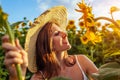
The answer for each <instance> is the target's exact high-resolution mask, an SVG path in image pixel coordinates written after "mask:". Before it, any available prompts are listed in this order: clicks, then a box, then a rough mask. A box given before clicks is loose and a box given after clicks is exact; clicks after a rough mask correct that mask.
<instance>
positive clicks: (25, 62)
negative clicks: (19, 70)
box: [21, 50, 28, 67]
mask: <svg viewBox="0 0 120 80" xmlns="http://www.w3.org/2000/svg"><path fill="white" fill-rule="evenodd" d="M21 54H22V58H23V65H22V66H23V67H27V66H28V54H27V52H26V51H24V50H21Z"/></svg>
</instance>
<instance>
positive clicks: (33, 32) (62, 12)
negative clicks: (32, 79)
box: [25, 6, 67, 73]
mask: <svg viewBox="0 0 120 80" xmlns="http://www.w3.org/2000/svg"><path fill="white" fill-rule="evenodd" d="M48 21H51V22H55V23H57V24H58V25H60V28H61V29H63V30H65V29H66V23H67V11H66V8H65V7H64V6H55V7H52V8H51V9H48V10H46V11H45V12H44V13H42V14H41V15H40V16H39V17H38V18H37V19H36V20H35V21H34V23H33V24H32V26H31V28H30V29H29V30H28V33H27V36H26V42H25V50H26V51H27V52H28V69H29V70H30V71H31V72H33V73H35V72H37V66H36V56H35V47H36V46H35V45H36V39H37V36H38V33H39V31H40V30H41V28H42V27H43V25H45V24H46V23H47V22H48Z"/></svg>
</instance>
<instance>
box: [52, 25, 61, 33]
mask: <svg viewBox="0 0 120 80" xmlns="http://www.w3.org/2000/svg"><path fill="white" fill-rule="evenodd" d="M51 31H52V32H54V31H62V30H61V29H60V27H59V26H58V25H56V24H52V27H51Z"/></svg>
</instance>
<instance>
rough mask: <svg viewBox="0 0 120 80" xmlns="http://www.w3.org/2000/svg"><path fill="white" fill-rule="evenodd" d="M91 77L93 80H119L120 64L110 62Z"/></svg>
mask: <svg viewBox="0 0 120 80" xmlns="http://www.w3.org/2000/svg"><path fill="white" fill-rule="evenodd" d="M93 77H94V78H95V80H120V63H117V62H111V63H107V64H104V65H102V66H101V67H100V68H99V72H98V73H94V74H93Z"/></svg>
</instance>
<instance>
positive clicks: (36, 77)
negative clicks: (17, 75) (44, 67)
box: [30, 72, 43, 80]
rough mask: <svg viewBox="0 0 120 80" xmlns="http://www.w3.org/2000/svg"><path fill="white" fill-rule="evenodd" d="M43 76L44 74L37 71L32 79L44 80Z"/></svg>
mask: <svg viewBox="0 0 120 80" xmlns="http://www.w3.org/2000/svg"><path fill="white" fill-rule="evenodd" d="M42 78H43V77H42V75H41V74H40V73H39V72H37V73H34V74H33V75H32V77H31V79H30V80H42Z"/></svg>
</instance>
